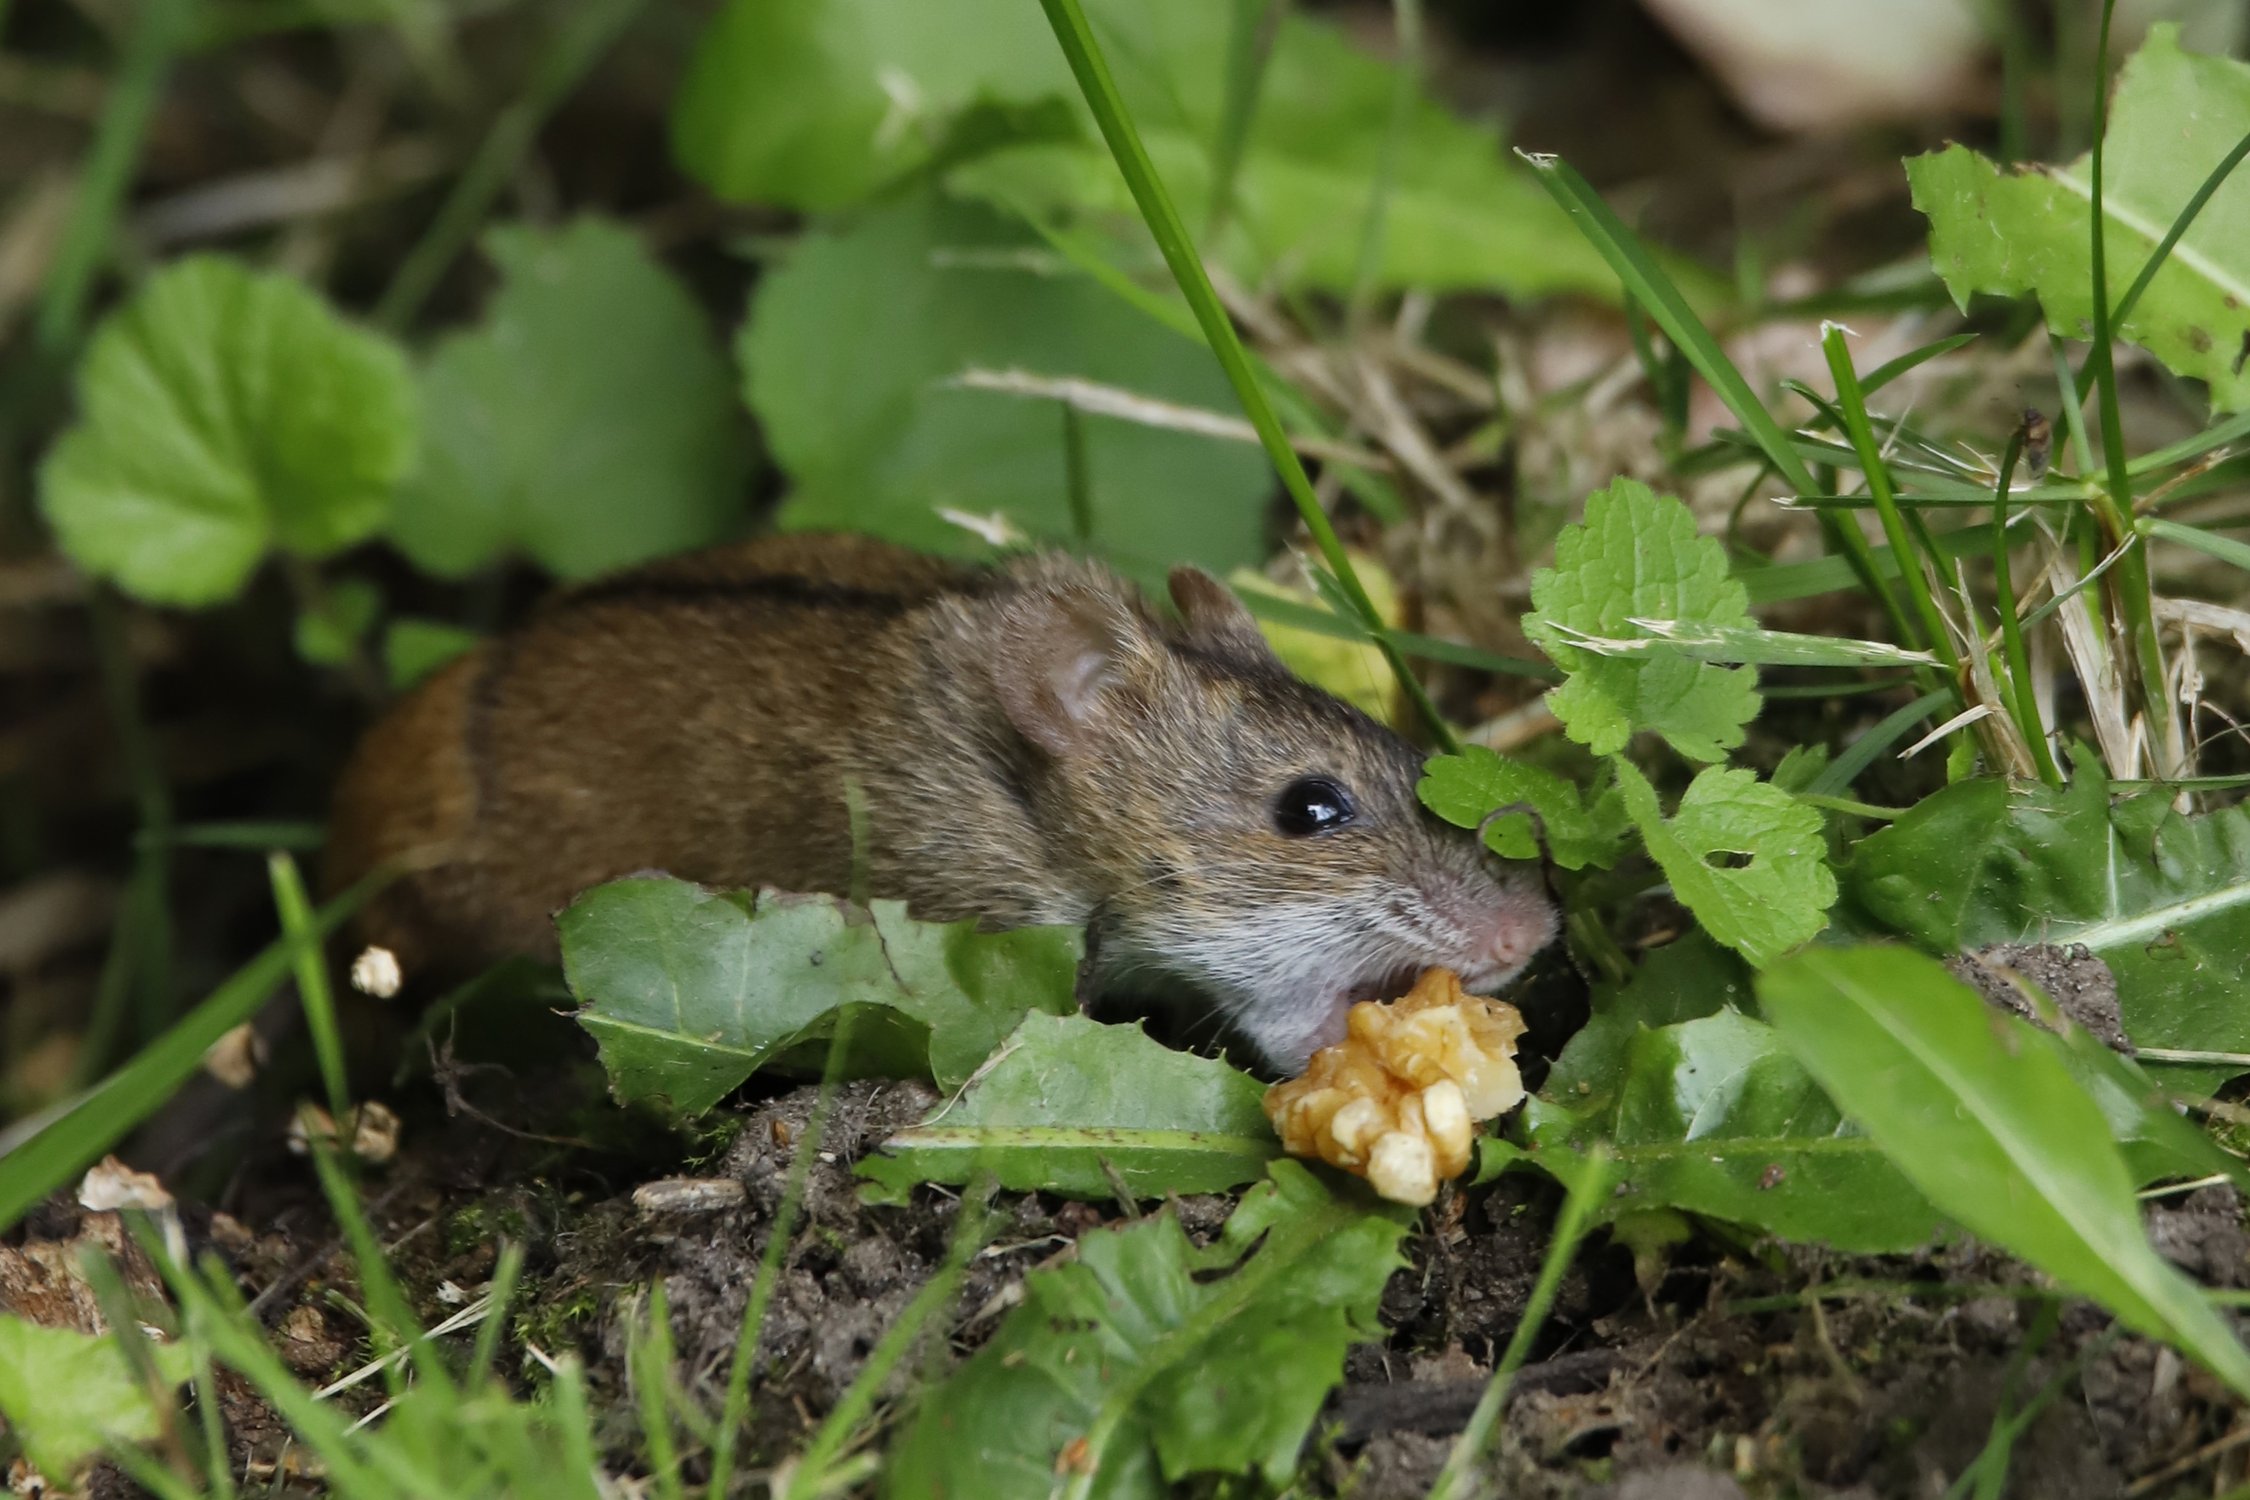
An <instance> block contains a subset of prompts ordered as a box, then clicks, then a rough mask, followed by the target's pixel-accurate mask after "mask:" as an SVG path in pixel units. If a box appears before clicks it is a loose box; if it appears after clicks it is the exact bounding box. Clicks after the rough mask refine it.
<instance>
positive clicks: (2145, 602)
mask: <svg viewBox="0 0 2250 1500" xmlns="http://www.w3.org/2000/svg"><path fill="white" fill-rule="evenodd" d="M2116 9H2117V0H2102V25H2101V35H2100V40H2099V42H2098V43H2097V45H2096V47H2095V52H2094V146H2093V156H2092V161H2091V167H2092V172H2093V187H2092V192H2091V194H2090V196H2091V198H2092V200H2093V201H2092V220H2093V251H2092V265H2093V280H2094V328H2093V336H2094V348H2093V355H2092V357H2091V358H2090V359H2089V360H2088V361H2087V363H2088V366H2089V367H2090V369H2091V372H2092V375H2093V379H2094V387H2095V394H2096V397H2097V398H2098V406H2099V409H2100V414H2101V425H2102V461H2103V465H2104V468H2105V473H2106V479H2107V484H2108V488H2107V489H2106V490H2103V489H2097V490H2095V491H2094V493H2093V496H2092V501H2093V510H2094V516H2095V519H2096V520H2098V521H2099V522H2100V523H2101V528H2102V531H2103V533H2104V535H2105V536H2106V537H2107V539H2108V543H2109V545H2110V546H2111V547H2113V548H2117V547H2125V546H2127V545H2130V546H2131V547H2132V549H2133V550H2132V552H2131V553H2130V555H2128V556H2125V557H2122V558H2120V559H2119V561H2118V565H2117V568H2116V570H2115V574H2114V576H2113V578H2112V580H2111V582H2110V584H2109V585H2108V587H2107V588H2106V589H2105V590H2104V592H2105V593H2106V594H2107V595H2108V596H2109V598H2110V601H2111V605H2112V607H2113V609H2114V611H2115V613H2114V622H2115V628H2117V629H2118V631H2119V633H2120V634H2122V635H2123V636H2124V637H2125V638H2126V641H2127V642H2128V644H2129V648H2130V649H2129V657H2130V659H2131V661H2132V662H2133V674H2132V675H2133V678H2134V683H2135V687H2136V689H2137V696H2138V697H2139V699H2140V705H2139V706H2140V710H2141V714H2142V719H2143V723H2144V724H2145V725H2146V726H2147V729H2148V732H2149V734H2150V735H2151V736H2152V737H2153V740H2154V747H2155V761H2156V765H2155V771H2156V773H2157V775H2159V776H2173V775H2177V774H2179V772H2180V771H2181V770H2182V769H2183V762H2184V760H2185V757H2186V751H2185V747H2184V746H2183V745H2182V744H2181V740H2180V722H2179V716H2178V715H2177V714H2175V713H2174V712H2173V710H2172V702H2171V694H2170V691H2169V689H2168V688H2167V687H2166V684H2167V683H2168V682H2169V681H2170V680H2171V678H2170V675H2169V674H2168V673H2167V672H2166V671H2165V667H2164V648H2163V643H2162V642H2161V641H2160V640H2158V638H2157V633H2156V610H2155V601H2154V599H2153V598H2152V596H2151V594H2150V590H2149V579H2148V555H2147V553H2146V552H2145V551H2144V550H2142V548H2141V545H2140V536H2139V534H2138V533H2137V532H2135V531H2134V529H2133V523H2132V519H2131V518H2132V512H2133V484H2132V480H2131V479H2130V478H2129V477H2128V476H2127V475H2126V472H2125V424H2124V418H2123V416H2122V415H2121V413H2120V411H2119V407H2118V399H2117V365H2116V361H2115V359H2114V358H2113V357H2112V354H2113V351H2112V350H2111V347H2110V339H2111V336H2112V333H2111V327H2110V316H2109V272H2108V264H2107V258H2106V242H2107V240H2108V234H2107V232H2106V230H2107V225H2106V222H2105V220H2104V211H2103V206H2102V148H2103V145H2104V138H2105V137H2106V136H2107V135H2108V134H2109V92H2108V88H2107V81H2108V73H2109V25H2110V19H2111V15H2112V13H2113V12H2114V11H2115V10H2116ZM2133 769H2134V768H2133V767H2131V766H2112V767H2110V772H2111V774H2113V775H2129V774H2131V772H2132V771H2133Z"/></svg>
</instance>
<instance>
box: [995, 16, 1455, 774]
mask: <svg viewBox="0 0 2250 1500" xmlns="http://www.w3.org/2000/svg"><path fill="white" fill-rule="evenodd" d="M1040 4H1041V6H1042V7H1044V8H1045V10H1046V12H1047V21H1048V24H1049V25H1050V26H1051V27H1052V28H1053V29H1054V33H1055V40H1056V42H1057V43H1058V44H1059V45H1060V46H1061V47H1062V50H1063V56H1064V57H1065V58H1066V59H1067V60H1068V61H1069V63H1070V70H1071V73H1072V74H1073V76H1075V77H1076V78H1077V80H1078V88H1079V92H1080V93H1082V94H1083V95H1085V98H1086V106H1087V108H1088V109H1090V110H1092V111H1093V114H1094V119H1095V121H1096V122H1097V123H1098V124H1099V125H1100V127H1101V132H1102V138H1103V140H1105V141H1106V142H1108V144H1109V150H1110V155H1111V156H1112V157H1113V158H1115V160H1116V162H1117V169H1118V171H1119V172H1120V173H1122V174H1123V175H1124V178H1125V183H1126V186H1127V187H1129V188H1130V189H1131V190H1132V194H1133V201H1134V203H1135V204H1137V205H1138V206H1139V208H1140V212H1141V217H1142V219H1143V220H1145V221H1146V222H1147V225H1148V231H1149V234H1150V235H1151V236H1152V237H1153V238H1154V239H1155V241H1156V245H1157V249H1158V250H1160V251H1161V252H1163V255H1164V263H1165V264H1166V265H1167V266H1169V267H1171V270H1172V278H1173V280H1175V281H1177V282H1178V283H1179V286H1180V291H1181V293H1182V295H1184V296H1185V297H1186V298H1187V301H1188V306H1189V308H1190V309H1191V310H1192V311H1193V312H1194V313H1195V320H1196V322H1197V323H1198V324H1199V325H1201V327H1202V329H1203V337H1204V341H1205V342H1206V343H1208V344H1209V345H1210V346H1211V352H1212V354H1214V355H1215V356H1217V358H1218V361H1219V367H1220V368H1221V369H1222V370H1224V371H1225V372H1226V376H1227V380H1228V381H1229V383H1231V384H1232V385H1233V386H1234V391H1235V396H1236V398H1237V399H1238V400H1240V401H1241V402H1242V410H1243V415H1245V416H1247V417H1248V418H1249V419H1250V425H1251V426H1253V427H1255V428H1256V429H1257V430H1258V441H1259V442H1260V444H1261V445H1263V446H1264V448H1265V450H1266V456H1267V457H1268V458H1269V459H1271V460H1272V462H1273V466H1274V468H1275V470H1276V471H1277V472H1278V473H1279V474H1280V475H1281V482H1282V486H1283V488H1285V489H1286V490H1288V492H1289V498H1290V499H1291V500H1292V501H1294V502H1295V503H1296V506H1297V513H1298V515H1299V516H1300V517H1302V518H1303V520H1304V523H1305V530H1306V531H1307V532H1308V533H1310V534H1311V536H1312V539H1313V545H1314V546H1315V547H1316V548H1318V549H1319V552H1320V555H1321V557H1322V559H1323V560H1325V561H1326V562H1327V564H1328V566H1329V568H1330V569H1331V570H1332V571H1334V572H1335V574H1336V575H1337V577H1338V578H1339V579H1341V580H1342V582H1343V584H1344V587H1345V592H1346V595H1347V597H1348V598H1349V599H1350V600H1351V604H1352V612H1353V613H1354V614H1356V615H1358V616H1359V618H1360V620H1361V621H1362V622H1363V623H1364V624H1365V625H1366V626H1367V627H1368V629H1369V630H1370V631H1379V630H1381V628H1382V625H1383V619H1382V616H1381V614H1380V613H1378V612H1377V610H1376V608H1375V603H1374V601H1373V600H1372V599H1370V598H1369V597H1368V594H1367V589H1366V587H1365V586H1364V585H1363V584H1361V582H1360V581H1359V575H1358V574H1356V573H1354V572H1353V571H1352V564H1351V558H1350V557H1349V556H1348V555H1346V553H1345V551H1344V544H1343V541H1342V539H1341V538H1339V537H1338V536H1337V535H1336V528H1335V526H1334V525H1333V524H1331V523H1330V521H1329V519H1328V513H1327V512H1326V511H1325V510H1323V509H1321V505H1320V499H1319V497H1318V496H1316V495H1315V494H1314V493H1313V488H1312V481H1311V480H1310V479H1308V478H1307V477H1306V475H1305V467H1304V465H1303V464H1301V463H1299V462H1298V460H1297V453H1296V450H1295V449H1294V448H1292V447H1291V446H1290V445H1289V435H1288V433H1287V432H1286V431H1285V430H1284V429H1283V427H1282V425H1281V422H1280V420H1279V418H1277V417H1276V416H1275V415H1274V412H1273V407H1272V406H1271V405H1270V404H1269V403H1268V402H1267V400H1266V397H1265V392H1264V390H1263V389H1262V388H1261V387H1260V385H1259V382H1258V376H1257V372H1256V371H1255V369H1254V368H1253V367H1252V365H1251V363H1250V359H1249V356H1248V354H1247V353H1246V352H1245V350H1244V349H1243V347H1242V340H1241V338H1240V337H1239V336H1238V335H1237V334H1236V333H1235V331H1234V323H1233V321H1232V320H1231V319H1229V318H1228V316H1227V313H1226V309H1225V308H1224V307H1222V306H1221V305H1220V303H1219V295H1218V293H1217V292H1216V291H1214V290H1213V289H1212V286H1211V278H1210V276H1209V275H1208V274H1206V273H1205V271H1204V269H1203V261H1202V258H1201V257H1200V256H1199V255H1198V254H1197V252H1196V248H1195V242H1194V240H1193V239H1191V238H1190V237H1189V235H1188V232H1187V227H1186V225H1184V224H1183V223H1182V222H1181V221H1180V215H1179V210H1177V209H1176V208H1174V207H1173V206H1172V199H1171V195H1170V194H1169V193H1167V192H1166V191H1165V188H1164V183H1163V180H1162V179H1161V178H1159V177H1158V176H1157V175H1156V167H1155V165H1154V164H1153V163H1151V162H1150V160H1149V157H1148V151H1147V149H1146V148H1145V147H1144V146H1142V144H1141V138H1140V132H1139V131H1137V130H1136V129H1135V128H1134V126H1133V121H1132V117H1131V116H1130V115H1129V114H1128V113H1127V112H1126V109H1125V101H1124V100H1123V99H1122V98H1121V97H1120V96H1119V94H1118V92H1117V85H1116V82H1115V81H1114V80H1113V79H1112V78H1111V77H1110V74H1109V64H1108V63H1107V62H1106V61H1105V60H1104V59H1103V57H1102V52H1101V47H1100V44H1099V43H1097V42H1096V41H1095V40H1094V33H1093V29H1092V28H1091V27H1089V26H1088V25H1087V24H1086V14H1085V12H1084V11H1083V10H1082V9H1081V8H1080V7H1079V4H1078V0H1040ZM1376 643H1377V645H1378V646H1380V647H1381V649H1382V652H1383V656H1384V659H1385V660H1386V661H1388V662H1389V663H1390V667H1391V670H1392V672H1393V673H1394V674H1396V676H1397V677H1398V681H1399V686H1400V687H1401V688H1402V689H1403V690H1404V691H1405V692H1406V694H1407V695H1408V696H1409V697H1410V698H1412V699H1413V700H1414V704H1415V706H1416V707H1417V708H1418V709H1420V710H1421V712H1422V715H1423V718H1424V719H1425V720H1426V721H1427V722H1428V724H1429V727H1430V732H1431V734H1432V735H1433V736H1434V737H1435V738H1436V739H1437V741H1438V742H1439V743H1440V744H1442V745H1444V746H1445V747H1446V748H1447V749H1448V750H1456V749H1458V748H1459V746H1458V744H1457V743H1456V742H1455V740H1454V737H1453V731H1452V729H1451V728H1450V727H1449V726H1448V725H1447V724H1446V722H1445V720H1444V719H1443V717H1441V716H1440V715H1439V713H1438V711H1437V706H1436V705H1435V704H1433V703H1431V702H1430V698H1429V694H1428V693H1427V692H1426V691H1425V690H1424V689H1423V687H1422V684H1421V681H1420V680H1419V679H1418V678H1416V677H1415V676H1414V674H1413V673H1412V672H1411V671H1409V670H1408V669H1407V665H1406V659H1405V658H1404V657H1403V656H1401V655H1400V654H1399V651H1398V648H1397V647H1395V646H1393V645H1391V644H1390V643H1389V642H1387V641H1384V640H1383V639H1382V638H1381V637H1380V636H1379V635H1378V636H1377V637H1376Z"/></svg>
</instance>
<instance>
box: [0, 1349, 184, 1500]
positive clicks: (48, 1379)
mask: <svg viewBox="0 0 2250 1500" xmlns="http://www.w3.org/2000/svg"><path fill="white" fill-rule="evenodd" d="M148 1352H149V1356H150V1358H152V1359H153V1360H154V1361H155V1362H156V1369H157V1372H158V1373H159V1374H160V1375H162V1376H163V1378H164V1379H165V1380H167V1381H170V1382H171V1383H173V1384H175V1385H177V1384H178V1383H179V1382H181V1381H183V1380H185V1379H187V1378H188V1376H189V1375H191V1374H193V1373H194V1368H195V1361H194V1356H193V1355H192V1354H191V1353H190V1351H189V1350H188V1348H187V1346H186V1345H185V1344H164V1343H158V1342H156V1341H155V1340H153V1339H152V1340H150V1341H149V1345H148ZM0 1416H5V1417H6V1418H7V1419H8V1425H9V1426H10V1428H12V1429H13V1431H14V1433H15V1436H16V1438H17V1439H18V1440H19V1441H20V1442H21V1443H22V1444H23V1446H24V1451H25V1452H26V1453H27V1454H29V1455H30V1457H31V1461H32V1462H33V1463H35V1464H37V1465H38V1466H39V1467H40V1469H41V1470H42V1471H43V1472H44V1473H45V1474H46V1476H47V1479H48V1482H49V1483H51V1484H56V1485H67V1484H68V1483H69V1482H70V1480H71V1478H72V1476H73V1475H75V1474H76V1473H77V1471H78V1467H79V1465H80V1464H82V1463H84V1462H85V1461H86V1460H87V1459H89V1458H92V1457H93V1456H94V1455H95V1454H97V1453H99V1452H100V1451H101V1450H102V1449H103V1448H104V1447H105V1446H110V1445H114V1444H119V1443H145V1442H147V1441H149V1440H150V1439H152V1438H154V1437H155V1436H156V1435H157V1433H158V1432H159V1431H160V1430H161V1429H160V1427H159V1425H158V1420H157V1412H156V1408H155V1406H154V1405H153V1404H151V1402H150V1400H149V1392H148V1389H147V1387H145V1386H143V1385H142V1384H141V1382H140V1380H139V1378H138V1377H137V1376H136V1375H135V1374H134V1373H133V1366H132V1363H131V1361H129V1360H128V1359H127V1358H126V1357H125V1351H124V1350H123V1349H120V1348H118V1347H117V1340H116V1339H115V1338H113V1337H111V1336H110V1335H108V1334H93V1333H80V1332H79V1331H78V1330H77V1329H75V1328H47V1327H44V1326H42V1325H40V1324H37V1323H27V1322H25V1321H24V1320H23V1319H21V1318H17V1317H11V1316H10V1315H8V1314H6V1313H0Z"/></svg>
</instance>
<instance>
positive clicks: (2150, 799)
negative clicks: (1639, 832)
mask: <svg viewBox="0 0 2250 1500" xmlns="http://www.w3.org/2000/svg"><path fill="white" fill-rule="evenodd" d="M1844 885H1845V890H1846V892H1847V894H1848V896H1849V900H1850V910H1851V912H1852V913H1853V915H1854V917H1855V919H1856V920H1857V921H1858V922H1859V923H1860V924H1861V925H1862V926H1864V927H1867V928H1869V929H1872V930H1875V931H1881V932H1890V933H1896V934H1898V935H1899V936H1901V937H1905V938H1907V939H1909V940H1911V941H1912V942H1914V943H1915V944H1916V945H1917V946H1920V947H1922V948H1924V949H1927V950H1929V951H1932V952H1937V953H1951V952H1953V951H1955V950H1956V949H1960V948H1983V947H1987V946H1989V945H1991V944H1993V943H2011V942H2034V943H2064V942H2072V943H2084V944H2085V945H2086V946H2087V947H2089V948H2091V949H2093V950H2094V951H2095V952H2096V953H2098V954H2100V955H2101V956H2102V958H2103V959H2104V960H2105V961H2106V962H2107V963H2108V964H2109V966H2110V969H2111V970H2112V972H2114V973H2115V974H2116V976H2117V994H2118V1003H2119V1006H2120V1008H2121V1009H2122V1011H2123V1012H2124V1020H2125V1029H2126V1031H2127V1033H2128V1034H2129V1035H2130V1036H2131V1037H2132V1039H2133V1041H2134V1043H2135V1044H2136V1045H2138V1046H2142V1047H2169V1048H2178V1049H2182V1050H2189V1051H2201V1052H2234V1053H2246V1052H2250V975H2245V973H2244V971H2243V965H2242V955H2243V954H2244V953H2246V952H2250V807H2242V806H2237V807H2231V808H2226V809H2223V810H2221V811H2218V812H2211V813H2204V814H2201V815H2199V816H2195V817H2187V816H2183V815H2181V814H2180V813H2178V812H2175V811H2174V810H2173V809H2172V806H2171V802H2170V799H2169V797H2168V796H2167V795H2166V794H2165V793H2163V792H2162V791H2144V792H2136V793H2133V794H2131V795H2129V796H2125V797H2121V798H2117V799H2115V800H2113V799H2112V798H2111V797H2110V795H2109V789H2108V786H2107V784H2106V783H2105V782H2104V781H2103V779H2102V776H2101V773H2100V770H2099V768H2098V767H2096V766H2092V765H2084V764H2082V765H2081V766H2080V767H2079V769H2078V774H2077V776H2076V777H2075V779H2074V780H2072V782H2071V783H2070V784H2069V785H2068V786H2065V787H2060V788H2049V787H2045V786H2040V785H2037V784H2009V783H2005V782H2001V781H1996V780H1990V779H1984V780H1976V781H1964V782H1959V783H1956V784H1955V785H1953V786H1949V787H1946V788H1945V789H1944V790H1942V791H1940V792H1938V793H1936V794H1935V795H1933V796H1930V797H1927V798H1925V799H1924V800H1923V801H1922V802H1920V803H1918V804H1917V805H1915V806H1914V807H1913V808H1911V809H1909V810H1908V811H1907V813H1906V814H1905V815H1904V816H1903V817H1901V818H1899V819H1898V820H1897V821H1896V822H1894V823H1892V824H1891V825H1890V826H1889V827H1887V828H1884V829H1882V830H1880V831H1879V832H1877V833H1874V834H1872V835H1870V836H1869V837H1867V838H1866V839H1864V840H1862V841H1861V842H1860V843H1859V844H1858V845H1857V846H1856V847H1855V848H1854V850H1853V851H1852V858H1851V860H1850V862H1849V863H1848V864H1847V865H1846V866H1845V867H1844ZM2237 1071H2239V1069H2233V1068H2211V1067H2195V1068H2174V1067H2169V1066H2167V1067H2166V1069H2165V1071H2164V1077H2165V1080H2166V1082H2167V1083H2170V1084H2172V1085H2173V1086H2175V1087H2180V1088H2188V1089H2196V1088H2201V1089H2209V1088H2215V1087H2217V1086H2218V1084H2220V1083H2222V1082H2224V1081H2225V1080H2226V1079H2227V1078H2228V1077H2230V1076H2232V1075H2233V1074H2234V1073H2235V1072H2237Z"/></svg>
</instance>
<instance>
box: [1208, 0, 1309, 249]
mask: <svg viewBox="0 0 2250 1500" xmlns="http://www.w3.org/2000/svg"><path fill="white" fill-rule="evenodd" d="M1288 7H1289V0H1233V10H1232V13H1231V14H1230V15H1229V17H1228V19H1227V66H1226V97H1225V98H1224V99H1223V100H1222V101H1221V103H1220V106H1219V134H1218V139H1217V140H1215V141H1214V142H1213V143H1212V147H1211V202H1210V205H1209V207H1207V208H1206V209H1205V210H1204V214H1203V237H1204V238H1205V239H1206V240H1216V239H1217V238H1218V237H1219V234H1220V233H1221V231H1223V230H1224V229H1225V228H1226V224H1227V216H1228V215H1229V214H1231V213H1233V212H1234V184H1235V180H1236V179H1237V178H1238V177H1239V176H1240V175H1241V173H1242V158H1243V155H1244V153H1245V152H1246V151H1247V150H1248V149H1249V145H1250V127H1251V125H1252V124H1253V123H1254V122H1255V121H1256V120H1257V118H1258V100H1259V98H1260V96H1261V95H1262V94H1264V92H1265V85H1266V64H1267V63H1268V62H1269V61H1270V60H1271V59H1272V57H1273V42H1274V37H1275V36H1276V35H1277V34H1278V33H1279V32H1280V30H1281V19H1282V15H1283V13H1284V12H1285V11H1287V9H1288Z"/></svg>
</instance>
